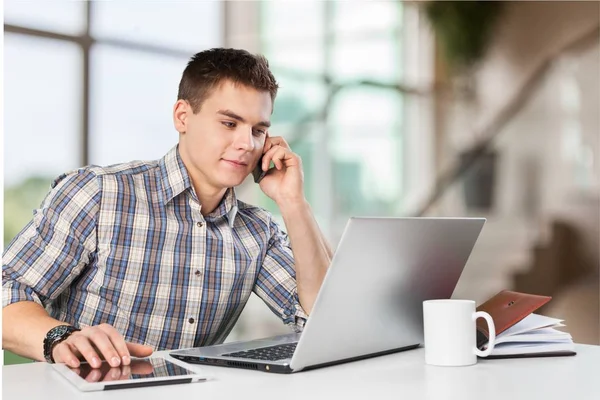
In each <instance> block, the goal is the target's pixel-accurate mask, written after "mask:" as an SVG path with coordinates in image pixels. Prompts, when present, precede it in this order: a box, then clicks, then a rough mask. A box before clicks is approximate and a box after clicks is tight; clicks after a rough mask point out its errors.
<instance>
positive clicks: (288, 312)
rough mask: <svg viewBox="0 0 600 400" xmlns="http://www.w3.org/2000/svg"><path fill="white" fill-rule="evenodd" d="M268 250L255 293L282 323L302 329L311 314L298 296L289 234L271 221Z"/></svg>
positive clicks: (297, 329)
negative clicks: (303, 306) (308, 313)
mask: <svg viewBox="0 0 600 400" xmlns="http://www.w3.org/2000/svg"><path fill="white" fill-rule="evenodd" d="M269 231H270V235H271V236H270V239H269V244H268V247H267V253H266V256H265V259H264V261H263V264H262V266H261V268H260V271H259V273H258V278H257V280H256V284H255V286H254V292H255V293H256V294H257V295H258V297H260V298H261V299H262V300H263V301H264V302H265V303H266V304H267V306H269V308H270V309H271V311H273V312H274V313H275V314H276V315H277V316H279V317H280V318H281V319H282V320H283V323H284V324H286V325H288V326H291V327H292V328H293V329H294V330H295V331H296V332H301V331H302V329H303V328H304V324H305V323H306V319H307V318H308V315H307V314H306V312H305V311H304V310H303V309H302V306H301V305H300V300H299V298H298V289H297V285H296V271H295V269H294V255H293V253H292V248H291V247H290V241H289V238H288V235H287V234H286V233H285V232H284V231H282V230H281V228H280V227H279V225H278V224H277V223H276V222H275V221H273V220H271V221H270V224H269Z"/></svg>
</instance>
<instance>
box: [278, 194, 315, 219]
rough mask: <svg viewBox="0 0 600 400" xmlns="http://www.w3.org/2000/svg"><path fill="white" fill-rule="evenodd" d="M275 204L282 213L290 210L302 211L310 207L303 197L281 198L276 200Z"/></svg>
mask: <svg viewBox="0 0 600 400" xmlns="http://www.w3.org/2000/svg"><path fill="white" fill-rule="evenodd" d="M276 204H277V207H279V210H280V211H281V214H282V215H285V214H287V213H291V212H297V211H304V210H307V209H309V208H310V205H309V204H308V201H306V199H305V198H304V197H299V198H292V199H289V198H288V199H283V200H280V201H278V202H276Z"/></svg>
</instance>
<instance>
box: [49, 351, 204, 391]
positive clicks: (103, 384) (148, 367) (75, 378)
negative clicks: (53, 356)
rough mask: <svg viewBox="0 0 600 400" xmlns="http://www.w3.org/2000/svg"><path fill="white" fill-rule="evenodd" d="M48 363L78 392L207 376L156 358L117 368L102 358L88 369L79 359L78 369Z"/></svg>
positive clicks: (190, 380)
mask: <svg viewBox="0 0 600 400" xmlns="http://www.w3.org/2000/svg"><path fill="white" fill-rule="evenodd" d="M52 366H53V367H54V369H55V370H56V371H58V372H59V373H61V374H62V375H63V376H64V377H65V378H66V379H67V380H68V381H69V382H71V383H72V384H73V385H74V386H75V387H77V389H79V390H81V391H82V392H91V391H96V390H111V389H126V388H135V387H142V386H157V385H172V384H177V383H191V382H200V381H205V380H206V379H207V378H206V377H205V376H203V375H200V374H198V373H197V372H196V371H192V370H189V369H187V368H184V367H181V366H179V365H177V364H175V363H172V362H171V361H169V360H167V359H164V358H158V357H152V358H140V359H135V358H132V359H131V364H130V365H128V366H123V365H122V366H120V367H111V366H110V365H109V364H108V363H107V362H106V361H103V362H102V365H101V366H100V368H92V367H91V366H90V365H89V364H88V363H85V362H82V363H81V365H80V367H79V368H72V367H69V366H67V365H66V364H52Z"/></svg>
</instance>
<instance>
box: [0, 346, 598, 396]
mask: <svg viewBox="0 0 600 400" xmlns="http://www.w3.org/2000/svg"><path fill="white" fill-rule="evenodd" d="M576 350H577V352H578V354H577V355H576V356H574V357H558V358H530V359H512V360H483V361H480V362H479V363H478V364H477V365H475V366H470V367H458V368H448V367H433V366H429V365H425V363H424V350H423V349H422V348H420V349H416V350H409V351H406V352H402V353H396V354H392V355H388V356H383V357H377V358H372V359H368V360H362V361H357V362H352V363H347V364H340V365H336V366H332V367H327V368H321V369H316V370H312V371H306V372H300V373H297V374H292V375H278V374H269V373H265V372H258V371H248V370H241V369H233V368H223V367H205V366H192V367H191V368H195V369H198V370H200V371H203V372H205V373H207V374H210V375H211V376H212V379H211V380H209V381H207V382H200V383H191V384H181V385H169V386H158V387H146V388H136V389H123V390H115V391H109V392H92V393H82V392H79V391H78V390H77V389H75V387H73V386H72V385H71V384H70V383H69V382H67V381H66V380H65V379H64V378H63V377H62V376H60V375H59V374H58V373H56V372H55V371H54V370H53V369H52V368H51V367H50V366H49V365H47V364H45V363H35V364H23V365H11V366H5V367H3V368H2V381H3V388H2V394H3V398H4V399H6V400H11V399H44V400H54V399H59V400H70V399H114V400H116V399H127V400H132V399H143V400H150V399H172V400H209V399H210V400H213V399H243V400H250V399H257V400H266V399H282V400H290V399H303V400H315V399H346V398H351V399H367V400H376V399H387V398H389V399H407V400H413V399H433V400H445V399H449V400H451V399H461V400H465V399H468V400H470V399H478V400H494V399H503V400H506V399H508V400H518V399H527V400H537V399H540V400H550V399H561V400H565V399H566V400H586V399H594V400H598V399H600V346H586V345H577V346H576ZM164 354H166V353H165V352H159V353H156V354H155V355H159V356H160V355H164ZM173 361H174V362H177V363H179V364H182V365H186V366H188V367H190V366H189V365H188V364H184V363H181V362H180V361H177V360H173Z"/></svg>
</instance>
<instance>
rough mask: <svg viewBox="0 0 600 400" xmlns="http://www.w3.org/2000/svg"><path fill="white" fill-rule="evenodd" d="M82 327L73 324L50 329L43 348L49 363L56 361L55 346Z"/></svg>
mask: <svg viewBox="0 0 600 400" xmlns="http://www.w3.org/2000/svg"><path fill="white" fill-rule="evenodd" d="M80 330H81V329H78V328H75V327H74V326H71V325H66V324H63V325H58V326H55V327H54V328H52V329H50V330H49V331H48V333H46V336H45V337H44V343H43V349H44V359H45V360H46V361H47V362H49V363H54V355H53V352H54V348H55V347H56V346H57V345H58V344H59V343H61V342H63V341H65V340H66V339H67V338H68V337H69V336H71V335H72V334H73V333H74V332H77V331H80Z"/></svg>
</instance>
